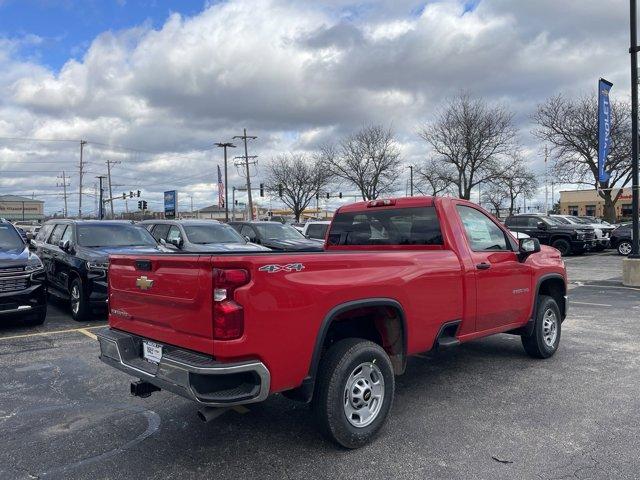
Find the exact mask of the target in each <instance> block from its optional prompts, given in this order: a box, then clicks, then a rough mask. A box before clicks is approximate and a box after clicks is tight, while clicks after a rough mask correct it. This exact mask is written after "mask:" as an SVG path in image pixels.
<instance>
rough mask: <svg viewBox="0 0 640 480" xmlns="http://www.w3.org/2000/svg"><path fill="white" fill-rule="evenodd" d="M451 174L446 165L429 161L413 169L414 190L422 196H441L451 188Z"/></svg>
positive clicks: (432, 160)
mask: <svg viewBox="0 0 640 480" xmlns="http://www.w3.org/2000/svg"><path fill="white" fill-rule="evenodd" d="M452 178H453V175H452V172H451V169H449V168H448V165H446V164H444V163H443V162H439V161H437V160H434V159H431V160H428V161H427V162H426V163H425V164H424V165H419V166H418V167H416V169H415V180H414V186H415V189H416V190H417V191H418V192H419V193H421V194H423V195H433V196H436V195H442V194H445V193H449V192H450V191H451V189H452V187H453V182H452Z"/></svg>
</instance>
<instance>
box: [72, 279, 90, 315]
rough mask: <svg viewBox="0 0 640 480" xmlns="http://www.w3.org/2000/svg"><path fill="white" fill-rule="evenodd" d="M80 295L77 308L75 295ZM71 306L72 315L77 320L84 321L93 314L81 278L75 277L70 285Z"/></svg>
mask: <svg viewBox="0 0 640 480" xmlns="http://www.w3.org/2000/svg"><path fill="white" fill-rule="evenodd" d="M76 292H77V295H79V297H78V299H77V308H76V306H75V303H76V300H75V296H76ZM69 308H70V309H71V317H72V318H73V319H74V320H75V321H76V322H84V321H85V320H88V319H89V317H90V316H91V307H90V306H89V301H88V300H87V295H86V293H85V291H84V288H83V286H82V281H81V280H80V279H79V278H77V277H76V278H74V279H73V281H72V282H71V285H70V286H69Z"/></svg>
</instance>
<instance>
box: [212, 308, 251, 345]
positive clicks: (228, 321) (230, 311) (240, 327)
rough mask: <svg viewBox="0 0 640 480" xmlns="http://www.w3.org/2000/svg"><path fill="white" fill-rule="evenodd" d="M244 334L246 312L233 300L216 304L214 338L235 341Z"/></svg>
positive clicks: (214, 310)
mask: <svg viewBox="0 0 640 480" xmlns="http://www.w3.org/2000/svg"><path fill="white" fill-rule="evenodd" d="M243 333H244V310H243V309H242V306H241V305H238V304H237V303H236V302H234V301H233V300H225V301H223V302H216V304H215V305H214V307H213V338H215V339H216V340H234V339H236V338H240V337H241V336H242V334H243Z"/></svg>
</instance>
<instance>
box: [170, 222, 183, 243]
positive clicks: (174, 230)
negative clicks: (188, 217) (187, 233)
mask: <svg viewBox="0 0 640 480" xmlns="http://www.w3.org/2000/svg"><path fill="white" fill-rule="evenodd" d="M181 238H182V233H180V229H179V228H178V227H176V226H175V225H171V228H169V233H168V234H167V242H169V243H171V242H172V241H174V240H179V239H181Z"/></svg>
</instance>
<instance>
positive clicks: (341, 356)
mask: <svg viewBox="0 0 640 480" xmlns="http://www.w3.org/2000/svg"><path fill="white" fill-rule="evenodd" d="M362 365H365V366H367V367H368V368H369V369H373V368H376V369H377V372H376V371H373V370H372V371H371V375H370V376H368V378H369V380H370V381H372V384H373V385H378V391H382V392H384V395H383V396H382V398H381V400H379V404H378V406H377V410H375V412H376V413H375V414H373V415H371V417H372V420H371V423H369V424H366V425H363V426H354V425H353V424H352V423H351V422H358V421H360V420H361V419H362V417H361V416H359V415H358V413H357V412H358V410H355V409H354V407H353V405H354V401H355V402H357V401H359V398H358V396H357V395H356V391H357V390H358V388H359V387H358V385H360V383H358V382H359V380H357V375H358V374H357V373H356V372H357V371H358V369H359V368H360V367H361V366H362ZM360 372H361V373H362V372H363V370H362V369H360ZM378 373H380V374H381V377H382V380H383V382H382V383H383V385H381V384H380V378H379V376H378ZM354 374H356V376H355V377H354ZM365 377H366V375H365ZM363 378H364V377H363ZM354 379H355V380H354ZM375 380H377V382H376V381H375ZM352 381H355V382H356V383H357V384H356V383H352V384H351V385H352V388H349V391H350V392H351V391H353V394H354V396H355V397H356V398H355V399H354V400H353V401H352V398H353V397H352V394H351V393H349V397H348V399H347V401H345V395H346V394H347V387H348V385H347V383H348V382H352ZM366 385H369V384H368V383H367V384H366ZM366 388H368V387H365V390H362V389H360V390H359V391H360V392H364V393H363V394H362V395H361V400H362V401H364V399H366V401H368V402H369V403H368V404H367V403H364V404H360V407H363V408H374V407H369V406H368V405H372V406H374V402H375V401H376V399H375V394H374V393H373V392H374V390H373V389H370V390H369V394H368V397H367V393H366V392H367V390H366ZM394 391H395V378H394V374H393V367H392V365H391V361H390V360H389V357H388V356H387V354H386V352H385V351H384V350H383V349H382V347H380V346H379V345H377V344H375V343H373V342H370V341H368V340H362V339H359V338H348V339H345V340H340V341H339V342H337V343H335V344H334V345H332V346H331V348H329V350H328V351H327V352H326V353H325V354H324V356H323V358H322V359H321V361H320V367H319V369H318V375H317V380H316V389H315V393H314V397H313V403H312V407H311V408H312V411H313V415H314V417H315V420H316V422H317V424H318V427H319V429H320V431H321V432H322V434H323V435H324V436H325V437H326V438H328V439H329V440H331V441H333V442H335V443H337V444H338V445H340V446H342V447H345V448H359V447H362V446H364V445H366V444H367V443H369V442H371V441H372V440H373V439H374V438H375V437H376V435H377V434H378V433H379V431H380V429H381V428H382V426H383V425H384V423H385V421H386V419H387V415H388V413H389V410H390V409H391V405H392V403H393V395H394ZM345 405H349V408H351V409H352V410H354V413H353V414H352V416H351V420H348V418H347V412H346V408H347V407H346V406H345ZM367 411H369V410H367ZM354 416H355V417H357V418H358V419H360V420H355V419H354Z"/></svg>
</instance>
